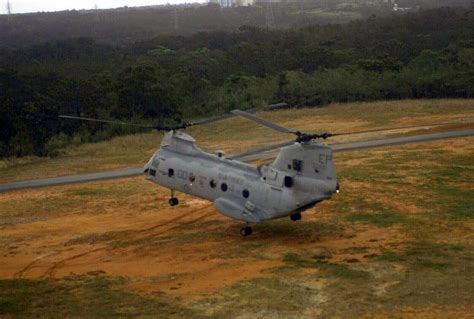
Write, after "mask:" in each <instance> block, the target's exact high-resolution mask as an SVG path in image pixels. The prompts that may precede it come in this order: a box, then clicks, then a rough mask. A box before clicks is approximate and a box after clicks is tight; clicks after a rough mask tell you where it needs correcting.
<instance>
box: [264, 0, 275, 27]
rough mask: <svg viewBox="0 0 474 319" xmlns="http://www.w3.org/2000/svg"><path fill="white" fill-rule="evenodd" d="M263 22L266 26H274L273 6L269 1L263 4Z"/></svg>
mask: <svg viewBox="0 0 474 319" xmlns="http://www.w3.org/2000/svg"><path fill="white" fill-rule="evenodd" d="M265 7H266V8H265V24H266V26H267V28H269V29H270V28H273V27H274V26H275V16H274V15H273V7H272V3H271V1H269V2H268V3H267V4H266V5H265Z"/></svg>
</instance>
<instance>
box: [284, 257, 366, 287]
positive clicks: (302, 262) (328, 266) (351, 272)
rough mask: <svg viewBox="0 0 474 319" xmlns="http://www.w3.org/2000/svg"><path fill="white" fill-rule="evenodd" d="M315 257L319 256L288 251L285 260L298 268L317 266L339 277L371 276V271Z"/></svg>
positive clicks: (354, 278) (353, 278)
mask: <svg viewBox="0 0 474 319" xmlns="http://www.w3.org/2000/svg"><path fill="white" fill-rule="evenodd" d="M315 257H319V256H313V258H305V257H303V256H301V255H299V254H295V253H286V254H285V255H284V258H283V261H284V262H286V263H288V264H289V265H291V266H292V267H296V268H317V269H319V270H321V271H323V273H325V274H327V275H329V276H331V277H335V278H339V279H345V280H363V279H364V280H365V279H369V278H370V277H371V276H370V273H368V272H366V271H363V270H358V269H354V268H353V267H350V266H349V265H346V264H337V263H331V262H327V260H321V259H320V258H315Z"/></svg>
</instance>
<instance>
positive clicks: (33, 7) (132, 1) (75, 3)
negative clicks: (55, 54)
mask: <svg viewBox="0 0 474 319" xmlns="http://www.w3.org/2000/svg"><path fill="white" fill-rule="evenodd" d="M184 2H188V3H189V2H206V1H205V0H80V1H79V0H69V1H64V0H63V1H54V0H10V4H11V7H12V12H13V13H24V12H37V11H58V10H67V9H92V8H94V7H95V5H97V6H98V7H99V8H100V9H106V8H118V7H123V6H129V7H135V6H149V5H156V4H167V3H169V4H177V3H184ZM0 3H1V4H2V5H1V9H0V13H6V12H7V10H6V7H7V5H6V4H7V0H0Z"/></svg>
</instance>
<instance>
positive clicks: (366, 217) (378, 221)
mask: <svg viewBox="0 0 474 319" xmlns="http://www.w3.org/2000/svg"><path fill="white" fill-rule="evenodd" d="M406 219H407V218H406V217H405V216H404V215H403V214H400V213H396V212H380V213H371V214H369V213H356V214H350V215H348V216H346V220H347V221H349V222H363V223H368V224H372V225H375V226H377V227H390V226H393V225H395V224H400V223H403V222H405V221H406Z"/></svg>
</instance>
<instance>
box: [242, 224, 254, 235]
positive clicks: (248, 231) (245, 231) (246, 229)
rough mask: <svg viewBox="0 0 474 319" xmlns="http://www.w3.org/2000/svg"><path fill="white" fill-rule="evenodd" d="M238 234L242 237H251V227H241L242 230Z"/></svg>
mask: <svg viewBox="0 0 474 319" xmlns="http://www.w3.org/2000/svg"><path fill="white" fill-rule="evenodd" d="M240 234H241V235H242V236H244V237H247V236H250V235H252V227H250V226H246V227H242V229H240Z"/></svg>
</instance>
